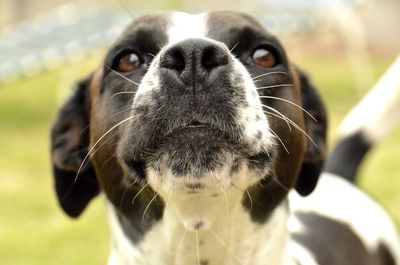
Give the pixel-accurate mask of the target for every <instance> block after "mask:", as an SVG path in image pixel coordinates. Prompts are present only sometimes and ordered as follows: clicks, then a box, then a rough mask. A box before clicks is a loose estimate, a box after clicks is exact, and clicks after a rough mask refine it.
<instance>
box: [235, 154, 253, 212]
mask: <svg viewBox="0 0 400 265" xmlns="http://www.w3.org/2000/svg"><path fill="white" fill-rule="evenodd" d="M255 162H257V161H255ZM231 185H232V186H234V187H235V188H237V189H238V190H240V191H241V192H245V193H246V194H247V197H249V200H250V209H253V198H251V196H250V192H249V191H248V190H247V189H244V188H239V187H238V186H237V185H235V184H233V183H231Z"/></svg>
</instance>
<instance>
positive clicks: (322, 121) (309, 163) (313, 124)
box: [295, 69, 327, 196]
mask: <svg viewBox="0 0 400 265" xmlns="http://www.w3.org/2000/svg"><path fill="white" fill-rule="evenodd" d="M296 70H297V72H298V74H299V78H300V85H301V96H302V104H303V108H304V109H305V110H307V111H308V112H309V113H310V114H311V115H312V116H313V117H314V118H315V119H316V121H315V120H313V119H312V118H311V117H310V116H309V115H308V114H306V113H304V122H305V131H306V133H307V134H308V135H309V136H310V138H311V139H313V141H314V143H315V144H314V143H312V142H311V141H310V140H308V143H307V150H306V153H305V155H304V161H303V165H302V168H301V171H300V175H299V177H298V179H297V183H296V186H295V188H296V190H297V192H298V193H299V194H301V195H303V196H305V195H308V194H310V193H311V192H312V191H313V190H314V188H315V186H316V185H317V181H318V178H319V175H320V173H321V171H322V168H323V165H324V161H325V157H326V152H327V114H326V109H325V105H324V103H323V101H322V99H321V97H320V96H319V94H318V91H317V90H316V88H315V87H314V85H313V84H312V83H311V82H310V80H309V78H308V76H307V75H306V74H305V73H304V72H302V71H301V70H299V69H296Z"/></svg>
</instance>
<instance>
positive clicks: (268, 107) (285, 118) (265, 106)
mask: <svg viewBox="0 0 400 265" xmlns="http://www.w3.org/2000/svg"><path fill="white" fill-rule="evenodd" d="M261 106H262V107H263V108H267V109H269V110H272V111H273V112H275V113H277V114H278V115H279V116H281V117H282V119H283V120H284V121H286V124H287V126H288V127H289V131H290V132H292V127H290V123H289V121H288V119H289V118H288V117H286V116H285V115H283V114H282V113H281V112H280V111H278V110H276V109H274V108H273V107H270V106H267V105H264V104H261Z"/></svg>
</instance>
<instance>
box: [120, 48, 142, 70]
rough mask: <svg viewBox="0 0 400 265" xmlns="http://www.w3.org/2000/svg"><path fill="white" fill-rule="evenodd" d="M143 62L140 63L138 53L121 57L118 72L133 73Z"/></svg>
mask: <svg viewBox="0 0 400 265" xmlns="http://www.w3.org/2000/svg"><path fill="white" fill-rule="evenodd" d="M141 65H142V62H141V61H140V58H139V56H138V55H137V54H136V53H133V52H132V53H128V54H126V55H124V56H122V57H121V59H120V60H119V62H118V66H117V71H118V72H123V73H126V72H133V71H136V70H137V69H138V68H139V67H140V66H141Z"/></svg>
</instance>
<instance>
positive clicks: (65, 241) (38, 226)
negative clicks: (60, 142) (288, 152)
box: [0, 0, 400, 265]
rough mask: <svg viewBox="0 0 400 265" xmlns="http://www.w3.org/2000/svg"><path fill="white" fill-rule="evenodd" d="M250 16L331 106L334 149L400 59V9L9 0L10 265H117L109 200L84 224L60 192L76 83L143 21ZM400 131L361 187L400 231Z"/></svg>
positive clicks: (0, 95) (0, 86)
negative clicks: (112, 260) (65, 207)
mask: <svg viewBox="0 0 400 265" xmlns="http://www.w3.org/2000/svg"><path fill="white" fill-rule="evenodd" d="M211 9H229V10H239V11H244V12H248V13H250V14H252V15H254V16H256V17H257V18H258V19H260V20H261V21H262V23H263V24H264V25H265V26H266V27H267V28H268V29H269V30H270V31H271V32H273V33H274V34H276V35H277V36H278V37H279V38H280V39H281V40H282V42H283V44H284V46H285V47H286V49H287V51H288V54H289V57H290V58H291V59H292V61H293V62H295V63H296V64H297V65H299V66H300V67H301V68H303V69H305V70H306V71H307V72H308V73H309V74H310V75H311V77H312V78H313V80H314V83H315V84H316V85H317V86H318V87H319V88H320V92H321V94H322V96H323V97H324V99H325V100H326V103H327V107H328V110H329V114H330V143H331V146H332V144H333V143H334V141H335V136H336V128H337V126H338V124H339V122H340V120H341V119H342V118H343V117H344V115H345V114H346V113H347V112H348V111H349V110H350V109H351V107H352V106H354V104H355V103H356V102H358V100H360V99H361V98H362V96H363V95H364V94H365V93H366V92H367V91H368V90H369V89H370V88H371V86H372V85H373V84H374V82H376V81H377V79H378V78H379V76H380V75H381V74H382V73H384V71H385V70H386V69H387V68H388V67H389V65H390V64H391V63H392V62H393V61H394V60H395V58H396V57H397V56H398V55H399V52H400V48H399V47H400V31H399V28H400V16H399V14H400V1H398V0H280V1H274V0H243V1H242V0H231V1H227V0H226V1H225V0H203V1H189V0H186V1H183V0H171V1H122V0H120V1H112V0H85V1H83V0H80V1H78V0H76V1H68V0H0V150H1V151H0V263H2V264H13V265H14V264H24V265H27V264H59V265H62V264H105V263H106V260H107V257H108V254H109V247H110V244H111V243H110V238H109V232H108V231H109V230H108V224H107V216H106V211H105V207H104V204H105V203H104V198H102V197H99V198H97V199H96V200H94V202H93V203H92V204H91V205H90V207H88V209H87V210H86V212H85V213H84V214H83V215H82V216H81V218H80V219H78V220H71V219H68V218H67V217H66V216H65V215H63V213H62V212H61V210H60V209H59V207H58V205H57V202H56V198H55V195H54V192H53V181H52V176H51V168H50V158H49V132H50V127H51V123H52V120H53V119H54V117H55V114H56V110H57V107H59V106H60V104H61V103H62V102H63V101H64V100H65V98H66V96H67V95H68V94H69V93H70V92H71V87H72V86H73V84H74V82H75V81H76V80H79V79H80V78H82V77H85V76H86V75H87V74H88V73H90V71H91V70H93V69H94V68H95V67H96V65H98V63H99V62H100V61H101V59H102V56H103V54H104V52H105V49H106V47H107V46H109V45H110V43H112V41H113V40H114V39H115V38H116V36H117V35H118V33H119V32H120V31H121V30H122V29H123V27H124V25H126V24H127V23H128V22H129V21H130V20H132V18H134V17H137V16H138V15H141V14H145V13H151V12H155V11H163V10H183V11H187V12H193V13H196V12H202V11H206V10H211ZM399 145H400V130H399V129H396V130H395V131H394V132H393V133H392V134H391V135H390V136H389V137H387V139H385V141H384V142H383V143H382V144H381V145H380V146H379V147H377V148H376V149H374V150H373V152H372V153H371V154H370V155H369V156H368V158H367V161H366V162H365V163H364V166H363V167H362V170H361V172H360V185H361V186H362V188H363V189H365V190H366V191H367V192H368V193H370V194H371V195H372V196H373V197H374V198H376V199H377V200H378V201H380V202H381V203H383V205H384V206H385V207H386V208H387V209H388V210H389V212H390V213H391V214H392V215H393V216H394V217H395V219H396V222H397V224H400V164H399V162H398V161H399V157H400V148H398V146H399Z"/></svg>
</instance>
